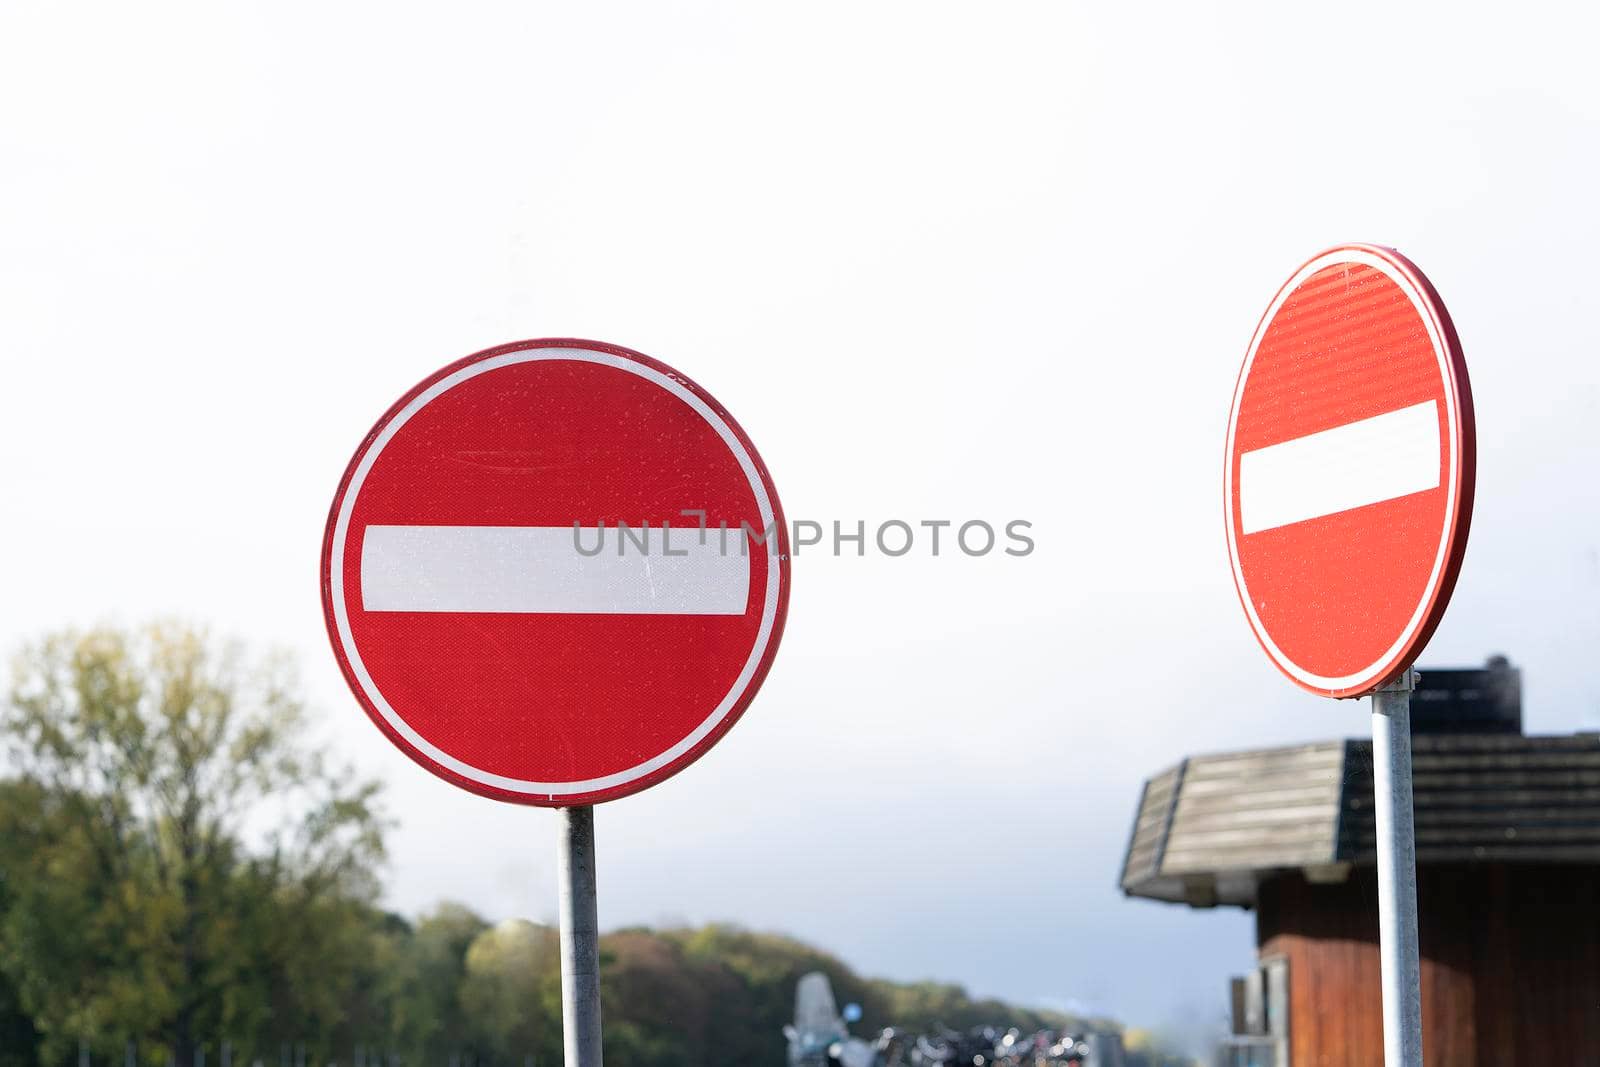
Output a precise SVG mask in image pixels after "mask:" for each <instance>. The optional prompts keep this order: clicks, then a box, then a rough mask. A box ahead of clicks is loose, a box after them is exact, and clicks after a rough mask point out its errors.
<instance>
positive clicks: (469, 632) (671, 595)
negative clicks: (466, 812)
mask: <svg viewBox="0 0 1600 1067" xmlns="http://www.w3.org/2000/svg"><path fill="white" fill-rule="evenodd" d="M686 513H687V514H686ZM699 513H703V519H702V516H701V515H700V514H699ZM788 596H789V542H788V536H787V532H786V531H785V529H784V519H783V511H782V508H781V507H780V506H779V503H778V494H777V491H776V490H775V489H774V488H773V485H772V479H771V477H770V476H769V475H768V474H767V470H766V467H765V466H763V465H762V462H761V458H760V457H759V456H758V455H757V454H756V450H755V448H754V446H753V445H751V443H750V439H749V438H748V437H746V436H745V434H744V431H743V430H741V429H740V428H739V425H738V424H737V423H736V422H734V420H733V418H732V416H730V415H729V414H728V413H727V411H725V410H724V409H723V408H722V406H721V405H719V404H718V403H717V402H716V401H715V400H714V399H712V397H711V396H710V394H708V393H707V392H706V391H705V390H704V389H701V388H700V387H699V386H698V385H696V384H694V383H693V382H691V381H689V380H688V379H687V378H685V377H683V376H682V375H681V374H679V373H677V372H676V371H674V370H672V369H671V368H670V367H667V366H664V365H663V364H661V363H658V362H656V361H655V360H652V359H650V358H648V357H646V356H642V355H640V354H639V353H637V352H632V351H629V350H628V349H625V348H618V347H616V346H613V345H606V344H599V343H596V342H593V341H577V340H567V339H555V340H538V341H522V342H518V343H515V344H509V345H503V346H501V347H499V348H492V349H489V350H488V351H485V352H479V353H478V354H476V355H473V356H468V357H467V358H466V359H463V360H460V361H459V362H456V363H453V364H451V365H450V366H448V367H445V368H444V369H443V370H441V371H439V372H438V373H436V374H434V375H433V376H431V377H429V378H428V379H427V380H426V381H424V382H422V383H421V384H419V385H418V386H416V387H415V388H414V389H412V390H411V391H410V392H408V393H407V394H406V395H405V396H403V397H401V398H400V400H398V401H397V402H396V403H395V404H394V406H393V407H391V408H390V409H389V411H388V412H387V413H386V414H385V415H384V416H383V418H381V419H380V420H379V421H378V423H377V425H376V426H374V427H373V429H372V431H371V432H370V433H369V434H368V435H367V437H366V440H365V441H363V442H362V444H361V447H360V448H359V449H358V450H357V451H356V454H355V457H354V458H353V459H351V461H350V465H349V467H348V468H347V469H346V471H345V474H344V478H343V480H342V481H341V482H340V485H339V491H338V493H337V495H336V496H335V497H334V502H333V507H332V510H331V512H330V513H329V516H328V525H327V530H326V534H325V536H324V539H323V550H322V597H323V608H324V614H325V616H326V619H327V625H328V634H329V637H330V639H331V640H332V643H333V649H334V654H335V655H336V656H337V657H338V660H339V665H340V667H341V668H342V669H343V671H344V675H345V678H346V680H347V681H348V682H349V683H350V688H351V689H352V691H353V692H354V693H355V695H356V698H357V699H358V700H359V701H360V702H361V705H362V706H363V707H364V708H365V709H366V711H367V714H368V715H369V716H370V717H371V718H372V721H373V722H374V723H376V724H377V726H378V728H379V729H381V730H382V731H383V732H384V733H385V734H386V735H388V737H389V739H390V740H391V741H393V742H394V743H395V744H396V745H398V746H399V747H400V748H401V749H402V750H403V751H404V752H405V753H406V754H407V755H409V756H410V757H411V758H412V759H414V760H416V761H417V762H418V763H420V764H422V765H423V766H424V767H426V768H427V769H428V770H430V771H432V772H433V773H435V774H437V775H439V776H440V777H442V778H445V779H447V780H448V781H450V782H453V783H455V784H456V785H458V786H461V787H462V788H465V789H469V790H472V791H473V792H475V793H481V794H483V795H485V796H490V797H495V798H497V799H500V800H509V801H515V802H518V803H524V804H539V805H546V806H566V805H577V804H593V803H599V802H601V801H606V800H614V799H616V798H617V797H621V796H626V795H628V794H629V793H634V792H637V791H639V790H641V789H644V788H646V787H648V786H650V785H653V784H655V783H657V782H659V781H661V780H662V779H664V778H667V777H669V776H670V775H672V774H674V773H676V772H677V771H679V770H682V769H683V768H684V767H685V766H687V765H688V764H689V763H691V762H693V761H694V760H695V759H697V758H698V757H699V756H700V755H701V754H702V753H704V752H705V751H706V749H708V748H710V747H711V745H713V744H714V743H716V741H717V740H718V739H719V738H721V737H722V735H723V734H725V733H726V732H727V731H728V730H729V728H730V727H732V726H733V724H734V722H735V721H737V720H738V718H739V716H740V715H741V714H742V713H743V712H744V709H745V708H746V707H747V706H748V705H749V703H750V700H751V698H752V697H753V696H754V695H755V692H756V690H757V689H758V688H759V687H760V685H761V683H762V681H763V679H764V678H765V677H766V674H767V671H768V669H769V667H770V666H771V664H772V658H773V655H774V653H775V652H776V651H777V648H778V642H779V639H780V637H781V636H782V633H783V623H784V616H785V612H786V609H787V606H788Z"/></svg>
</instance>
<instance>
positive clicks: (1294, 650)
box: [1224, 245, 1475, 697]
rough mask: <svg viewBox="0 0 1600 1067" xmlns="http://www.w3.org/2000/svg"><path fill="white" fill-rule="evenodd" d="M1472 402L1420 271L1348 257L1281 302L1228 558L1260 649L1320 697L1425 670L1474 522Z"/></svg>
mask: <svg viewBox="0 0 1600 1067" xmlns="http://www.w3.org/2000/svg"><path fill="white" fill-rule="evenodd" d="M1474 465H1475V447H1474V426H1473V416H1472V394H1471V390H1470V388H1469V387H1468V383H1467V369H1466V363H1465V361H1464V360H1463V358H1462V354H1461V345H1460V342H1459V341H1458V340H1457V338H1456V332H1455V328H1454V326H1453V325H1452V324H1451V322H1450V317H1449V315H1448V313H1447V312H1446V311H1445V308H1444V304H1443V302H1442V301H1441V300H1440V299H1439V296H1438V294H1437V293H1436V292H1435V291H1434V289H1433V287H1432V286H1431V285H1430V284H1429V283H1428V281H1427V279H1426V278H1425V277H1423V275H1422V273H1421V271H1419V270H1418V269H1417V268H1416V267H1415V266H1414V265H1413V264H1412V263H1411V262H1410V261H1409V260H1407V259H1405V258H1404V257H1403V256H1401V255H1399V254H1398V253H1396V252H1394V251H1392V250H1390V249H1385V248H1378V247H1374V246H1369V245H1346V246H1342V247H1339V248H1334V249H1332V250H1330V251H1328V252H1325V253H1323V254H1322V255H1320V256H1317V257H1315V258H1314V259H1312V260H1311V261H1309V262H1308V263H1306V264H1305V265H1304V266H1302V267H1301V268H1300V269H1299V270H1298V271H1297V272H1295V274H1294V276H1293V277H1291V278H1290V279H1289V281H1288V282H1286V283H1285V284H1284V285H1283V287H1282V288H1281V289H1280V290H1279V291H1278V294H1277V297H1276V298H1275V299H1274V300H1273V302H1272V304H1271V305H1270V306H1269V307H1268V309H1267V312H1266V314H1265V315H1263V316H1262V319H1261V324H1260V325H1259V326H1258V327H1257V329H1256V334H1255V337H1254V338H1253V339H1252V340H1251V343H1250V349H1249V352H1248V353H1247V355H1246V357H1245V362H1244V367H1243V368H1242V369H1241V370H1240V372H1239V382H1238V386H1237V389H1236V391H1235V394H1234V401H1233V412H1232V416H1231V417H1230V419H1229V423H1228V445H1227V461H1226V467H1225V469H1224V494H1225V508H1226V512H1225V514H1226V520H1227V534H1228V551H1229V557H1230V559H1231V561H1232V564H1233V575H1234V581H1235V584H1236V586H1237V588H1238V591H1239V598H1240V601H1241V603H1242V604H1243V606H1244V609H1245V614H1246V616H1247V617H1248V619H1249V621H1250V626H1251V628H1252V629H1253V630H1254V631H1255V634H1256V637H1257V639H1258V640H1259V641H1260V642H1261V646H1262V648H1263V649H1264V650H1265V651H1266V652H1267V655H1268V656H1269V657H1270V658H1271V659H1272V661H1273V662H1274V663H1275V664H1276V665H1277V666H1278V668H1279V669H1280V670H1281V671H1283V673H1284V674H1286V675H1287V676H1288V677H1289V678H1290V679H1292V680H1293V681H1294V682H1295V683H1296V684H1298V685H1300V686H1302V687H1303V688H1305V689H1308V690H1311V691H1312V692H1315V693H1320V694H1322V695H1324V696H1333V697H1349V696H1360V695H1362V694H1365V693H1369V692H1372V691H1373V690H1374V689H1376V688H1378V687H1380V686H1381V685H1383V684H1385V683H1386V682H1388V681H1390V680H1392V679H1393V678H1394V677H1396V676H1397V675H1398V674H1399V673H1400V672H1401V671H1403V670H1405V669H1406V668H1407V667H1408V666H1410V665H1411V663H1412V661H1413V660H1414V658H1415V656H1416V654H1417V653H1418V652H1419V651H1420V650H1421V648H1422V647H1423V646H1424V645H1425V644H1426V643H1427V640H1428V638H1429V637H1430V636H1431V635H1432V633H1433V630H1434V628H1435V626H1437V625H1438V622H1439V619H1440V617H1441V616H1442V615H1443V613H1444V608H1445V605H1446V603H1447V602H1448V601H1449V598H1450V593H1451V591H1452V589H1453V587H1454V585H1455V579H1456V574H1457V572H1458V571H1459V569H1460V566H1461V560H1462V555H1463V553H1464V551H1465V548H1466V540H1467V529H1468V526H1469V524H1470V520H1471V515H1472V492H1473V480H1474Z"/></svg>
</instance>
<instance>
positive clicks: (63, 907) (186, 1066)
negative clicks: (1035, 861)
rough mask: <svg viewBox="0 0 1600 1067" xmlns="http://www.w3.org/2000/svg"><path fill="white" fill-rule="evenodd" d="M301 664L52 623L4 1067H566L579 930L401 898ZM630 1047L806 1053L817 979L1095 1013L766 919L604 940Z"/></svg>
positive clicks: (20, 795)
mask: <svg viewBox="0 0 1600 1067" xmlns="http://www.w3.org/2000/svg"><path fill="white" fill-rule="evenodd" d="M302 714H303V706H302V703H301V700H300V697H299V695H298V688H297V686H296V684H295V680H294V677H293V672H292V669H291V665H290V664H289V663H287V662H286V661H284V660H282V659H279V658H271V657H268V658H264V659H262V658H252V657H249V656H247V655H246V654H245V653H244V652H243V651H242V650H241V649H240V648H239V647H237V646H235V645H227V644H218V643H214V642H210V641H208V640H206V639H205V637H204V636H203V635H202V634H199V633H196V632H194V631H192V630H189V629H185V628H183V627H178V626H171V625H167V626H157V627H152V628H148V629H145V630H142V631H138V632H122V631H116V630H97V631H91V632H87V633H64V634H59V635H55V636H52V637H48V638H46V639H44V640H42V641H40V642H38V643H36V644H34V645H32V646H30V647H28V648H26V649H24V650H23V651H22V652H21V653H20V655H19V656H18V657H17V660H16V664H15V671H14V682H13V685H12V687H11V689H10V692H9V694H8V695H7V697H6V699H5V700H4V703H3V704H0V737H3V739H4V741H5V744H6V759H5V763H4V768H5V777H4V778H3V780H0V1067H36V1065H38V1067H55V1065H58V1064H75V1063H78V1062H79V1057H80V1056H81V1055H84V1054H87V1055H88V1056H89V1057H90V1059H91V1061H92V1062H93V1063H96V1064H103V1063H110V1064H117V1065H120V1064H123V1063H124V1062H125V1057H127V1056H128V1055H130V1050H131V1054H132V1055H133V1056H134V1057H135V1058H136V1059H137V1060H138V1062H140V1063H141V1064H149V1065H158V1067H159V1065H166V1064H168V1063H172V1064H175V1065H181V1067H190V1065H192V1064H196V1063H199V1062H201V1060H202V1059H203V1061H204V1063H205V1064H206V1065H207V1067H223V1063H224V1060H225V1059H226V1061H227V1062H228V1064H229V1067H248V1065H250V1064H253V1063H254V1062H255V1061H257V1060H259V1061H260V1062H261V1063H263V1064H264V1065H265V1067H283V1065H285V1064H287V1065H289V1067H301V1065H305V1067H312V1065H323V1064H328V1063H340V1064H352V1065H353V1067H392V1064H394V1062H395V1058H396V1057H398V1058H399V1061H400V1062H401V1063H403V1064H405V1065H411V1067H422V1065H429V1067H434V1065H436V1067H528V1065H529V1064H530V1063H533V1064H540V1065H554V1064H557V1063H559V1062H560V1050H561V1042H560V974H559V968H558V964H557V938H556V933H555V931H554V930H552V929H550V928H549V927H545V926H540V925H536V924H533V923H529V922H524V921H510V922H504V923H500V924H498V925H490V924H489V923H487V922H486V921H485V920H484V919H482V918H480V917H479V916H477V915H474V914H473V913H471V912H470V911H468V910H467V909H465V908H463V907H460V906H456V905H445V906H442V907H440V908H439V909H438V910H437V911H435V912H434V913H433V914H431V915H428V916H425V917H423V918H422V919H420V920H418V921H416V922H414V923H413V922H410V921H407V920H406V919H403V918H401V917H399V916H396V915H393V914H389V913H385V912H384V911H382V910H381V909H380V908H379V907H377V905H376V901H377V896H378V882H377V879H376V877H375V871H376V870H377V869H378V868H379V866H380V865H381V862H382V860H383V835H384V830H385V828H386V824H385V821H384V818H383V816H382V814H381V810H380V809H379V807H378V805H377V798H378V789H377V787H376V785H374V784H373V783H369V782H361V781H359V780H357V779H356V778H355V777H353V776H352V775H351V774H350V773H349V772H348V771H347V770H344V769H341V768H337V767H332V766H330V765H328V764H327V762H326V760H325V759H324V758H323V756H322V754H321V753H320V752H318V751H316V750H315V749H312V748H308V747H307V745H306V743H305V741H304V732H303V729H302ZM602 969H603V976H604V977H603V990H604V993H603V995H604V1013H605V1024H606V1052H607V1056H608V1058H609V1059H610V1060H611V1061H612V1062H614V1063H618V1064H627V1065H635V1067H656V1065H660V1067H668V1065H685V1067H687V1065H695V1067H706V1065H712V1067H715V1065H728V1067H735V1065H751V1064H766V1063H773V1064H777V1063H781V1062H783V1039H782V1037H781V1034H780V1031H781V1028H782V1026H783V1024H784V1023H785V1022H787V1021H789V1019H790V1017H791V1014H792V1012H793V996H794V988H795V982H796V981H797V979H798V978H799V977H800V975H802V974H803V973H805V972H806V971H809V970H822V971H825V972H827V973H828V974H829V976H830V977H831V979H832V981H833V985H834V989H835V991H836V992H837V994H838V996H839V999H840V1002H841V1003H844V1002H847V1001H855V1002H858V1003H859V1004H860V1005H861V1006H862V1008H863V1011H864V1017H863V1020H862V1023H861V1026H860V1027H859V1028H858V1030H859V1031H861V1032H867V1031H870V1030H871V1029H872V1028H874V1027H877V1026H881V1025H886V1024H890V1023H892V1024H895V1025H901V1026H913V1027H928V1028H932V1027H934V1026H936V1025H941V1024H942V1025H947V1026H952V1027H961V1028H964V1027H967V1026H971V1025H975V1024H978V1023H993V1024H998V1025H1002V1026H1009V1025H1016V1026H1020V1027H1023V1028H1024V1029H1033V1028H1039V1027H1046V1026H1049V1027H1060V1026H1062V1025H1065V1024H1067V1023H1069V1022H1071V1021H1072V1020H1068V1019H1066V1018H1064V1017H1062V1016H1059V1015H1054V1014H1048V1013H1040V1012H1033V1011H1027V1010H1023V1009H1018V1008H1014V1007H1010V1006H1008V1005H1005V1004H1000V1003H996V1002H992V1001H974V1000H972V999H971V998H969V997H968V996H967V995H966V994H965V993H964V992H963V991H962V990H961V989H960V988H958V987H954V986H946V985H935V984H926V983H925V984H916V985H897V984H893V983H889V982H882V981H874V980H867V979H863V978H860V977H858V976H856V975H855V974H853V973H852V972H851V971H850V970H849V969H848V968H846V967H845V966H843V965H842V964H841V963H840V962H839V961H838V960H836V959H834V958H832V957H830V956H828V955H826V954H824V953H822V952H819V951H818V950H816V949H813V948H810V947H807V946H806V945H803V944H800V943H799V942H796V941H793V940H789V939H786V938H782V937H777V936H773V935H766V934H756V933H749V932H745V931H742V930H739V929H735V928H731V927H724V926H710V927H706V928H703V929H698V930H666V931H660V932H651V931H649V930H643V929H637V930H622V931H618V932H615V933H613V934H610V935H609V936H607V937H606V938H605V939H604V941H603V944H602Z"/></svg>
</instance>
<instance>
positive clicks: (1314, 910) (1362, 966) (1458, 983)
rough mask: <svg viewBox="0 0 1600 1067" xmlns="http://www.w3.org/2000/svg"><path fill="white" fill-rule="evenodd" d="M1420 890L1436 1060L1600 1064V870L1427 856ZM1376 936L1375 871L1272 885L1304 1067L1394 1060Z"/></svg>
mask: <svg viewBox="0 0 1600 1067" xmlns="http://www.w3.org/2000/svg"><path fill="white" fill-rule="evenodd" d="M1417 897H1418V908H1417V910H1418V913H1419V917H1420V919H1421V926H1422V929H1421V938H1422V942H1421V943H1422V1027H1423V1055H1424V1058H1425V1060H1426V1062H1427V1063H1428V1064H1430V1065H1431V1067H1511V1065H1519V1064H1538V1065H1544V1064H1552V1065H1553V1064H1562V1065H1566V1064H1600V868H1594V867H1585V866H1581V865H1528V866H1515V867H1511V866H1504V865H1490V864H1485V865H1440V866H1432V867H1424V868H1423V869H1422V870H1421V871H1419V872H1418V880H1417ZM1377 938H1378V891H1377V882H1376V875H1375V873H1374V872H1373V871H1372V869H1370V868H1358V869H1356V870H1355V871H1354V872H1352V874H1351V876H1350V878H1349V879H1348V880H1347V881H1345V882H1343V883H1340V884H1337V885H1312V884H1309V883H1307V882H1306V880H1305V879H1304V878H1303V877H1301V876H1300V875H1299V874H1286V875H1281V876H1278V877H1275V878H1272V879H1271V880H1269V881H1268V882H1266V883H1265V884H1264V885H1262V886H1261V889H1260V895H1259V903H1258V912H1257V917H1256V939H1257V947H1258V949H1259V951H1260V954H1261V956H1262V957H1263V958H1266V957H1269V956H1284V957H1286V958H1287V959H1288V960H1289V1043H1290V1049H1291V1053H1292V1058H1291V1061H1290V1062H1291V1064H1292V1067H1372V1065H1373V1064H1376V1063H1381V1062H1382V1061H1383V1023H1382V1016H1383V1004H1382V995H1381V991H1380V985H1379V971H1378V943H1377Z"/></svg>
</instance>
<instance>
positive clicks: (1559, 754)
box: [1121, 734, 1600, 907]
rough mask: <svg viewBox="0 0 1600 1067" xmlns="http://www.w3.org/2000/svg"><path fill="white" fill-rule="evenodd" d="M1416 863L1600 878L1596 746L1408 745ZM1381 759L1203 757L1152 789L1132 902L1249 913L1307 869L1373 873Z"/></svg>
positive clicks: (1462, 741)
mask: <svg viewBox="0 0 1600 1067" xmlns="http://www.w3.org/2000/svg"><path fill="white" fill-rule="evenodd" d="M1412 773H1413V805H1414V808H1415V812H1416V825H1417V862H1418V863H1419V864H1427V863H1445V862H1462V861H1466V862H1484V863H1581V864H1593V865H1600V734H1578V735H1575V736H1565V737H1524V736H1521V735H1520V734H1509V735H1508V734H1482V735H1480V734H1431V735H1430V734H1419V735H1416V736H1414V737H1413V738H1412ZM1373 838H1374V832H1373V811H1372V745H1371V742H1368V741H1328V742H1322V743H1319V744H1314V745H1297V746H1291V747H1287V748H1271V749H1261V750H1257V751H1252V752H1232V753H1224V754H1221V755H1213V756H1194V757H1191V758H1189V759H1186V760H1184V761H1183V762H1182V763H1179V764H1178V765H1177V766H1176V767H1172V768H1170V769H1168V770H1166V771H1163V772H1162V773H1161V774H1158V775H1156V776H1155V777H1154V778H1151V779H1150V780H1149V781H1147V782H1146V783H1145V785H1144V791H1143V794H1142V795H1141V797H1140V801H1139V808H1138V814H1137V816H1136V817H1135V820H1134V827H1133V835H1132V839H1131V840H1130V842H1129V844H1128V854H1127V858H1126V860H1125V861H1124V863H1123V868H1122V880H1121V882H1122V889H1123V891H1124V892H1125V893H1127V894H1128V895H1130V896H1141V897H1151V898H1154V899H1157V900H1170V901H1177V902H1182V903H1187V904H1191V905H1194V906H1197V907H1210V906H1212V905H1216V904H1234V905H1243V906H1246V907H1248V906H1250V905H1252V904H1253V903H1254V901H1255V890H1256V885H1257V884H1258V882H1259V881H1260V880H1261V879H1263V878H1265V877H1269V876H1271V875H1272V874H1273V873H1275V872H1277V871H1282V870H1290V869H1301V870H1303V871H1304V872H1305V873H1306V876H1307V877H1308V878H1310V879H1312V880H1318V879H1333V880H1337V879H1341V878H1342V877H1343V876H1344V874H1345V873H1347V872H1348V870H1349V868H1350V866H1351V865H1371V864H1372V863H1373V862H1375V860H1374V852H1373V848H1374V844H1373Z"/></svg>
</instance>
